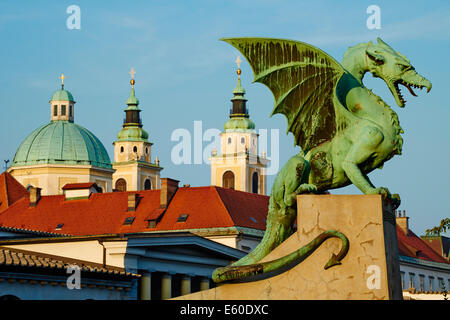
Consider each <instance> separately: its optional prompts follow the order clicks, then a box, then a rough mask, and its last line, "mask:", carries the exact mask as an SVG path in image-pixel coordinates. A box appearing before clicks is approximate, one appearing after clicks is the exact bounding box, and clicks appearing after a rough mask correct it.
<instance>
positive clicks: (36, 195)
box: [30, 187, 42, 207]
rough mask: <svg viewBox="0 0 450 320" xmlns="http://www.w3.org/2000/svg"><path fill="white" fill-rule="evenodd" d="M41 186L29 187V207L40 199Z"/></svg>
mask: <svg viewBox="0 0 450 320" xmlns="http://www.w3.org/2000/svg"><path fill="white" fill-rule="evenodd" d="M41 190H42V189H41V188H38V187H30V207H35V206H36V205H37V203H38V202H39V199H41Z"/></svg>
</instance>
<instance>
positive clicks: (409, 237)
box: [397, 225, 449, 264]
mask: <svg viewBox="0 0 450 320" xmlns="http://www.w3.org/2000/svg"><path fill="white" fill-rule="evenodd" d="M397 239H398V250H399V255H402V256H407V257H411V258H415V259H421V260H427V261H433V262H440V263H447V264H448V263H449V262H448V261H447V260H446V259H445V258H444V257H442V256H441V255H440V254H438V253H437V252H436V251H434V250H433V249H432V248H431V247H430V246H429V245H428V244H427V243H426V242H425V241H423V240H422V239H421V238H419V237H418V236H417V235H416V234H415V233H414V232H412V231H411V230H408V232H407V233H405V232H404V231H403V230H402V229H401V228H400V227H399V226H398V225H397Z"/></svg>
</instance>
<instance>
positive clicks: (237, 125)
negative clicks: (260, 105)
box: [223, 117, 255, 131]
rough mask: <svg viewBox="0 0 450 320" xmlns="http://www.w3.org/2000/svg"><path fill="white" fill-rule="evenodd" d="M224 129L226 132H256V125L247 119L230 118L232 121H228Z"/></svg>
mask: <svg viewBox="0 0 450 320" xmlns="http://www.w3.org/2000/svg"><path fill="white" fill-rule="evenodd" d="M223 128H224V129H225V131H229V130H231V131H239V130H243V131H247V130H254V129H255V123H254V122H253V121H252V120H250V119H249V118H246V117H233V118H230V120H228V121H227V122H225V125H224V126H223Z"/></svg>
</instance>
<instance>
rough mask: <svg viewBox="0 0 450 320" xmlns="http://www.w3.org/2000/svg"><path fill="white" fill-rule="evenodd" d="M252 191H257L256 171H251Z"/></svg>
mask: <svg viewBox="0 0 450 320" xmlns="http://www.w3.org/2000/svg"><path fill="white" fill-rule="evenodd" d="M252 192H253V193H258V172H253V175H252Z"/></svg>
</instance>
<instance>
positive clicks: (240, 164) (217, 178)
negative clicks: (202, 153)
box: [209, 155, 267, 194]
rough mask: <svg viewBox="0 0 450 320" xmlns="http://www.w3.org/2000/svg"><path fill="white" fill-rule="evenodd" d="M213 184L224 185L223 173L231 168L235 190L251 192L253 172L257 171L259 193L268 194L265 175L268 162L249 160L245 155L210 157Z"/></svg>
mask: <svg viewBox="0 0 450 320" xmlns="http://www.w3.org/2000/svg"><path fill="white" fill-rule="evenodd" d="M209 160H210V166H211V185H213V186H219V187H223V185H222V177H223V174H224V173H225V172H226V171H228V170H231V171H233V173H234V178H235V190H240V191H245V192H251V191H252V174H253V172H255V171H257V172H258V176H259V184H258V189H259V192H258V193H259V194H266V191H267V190H266V176H265V175H264V172H265V167H266V164H265V163H266V162H264V163H262V162H257V161H253V162H254V163H252V161H249V160H248V159H247V157H246V156H245V155H232V156H230V155H228V156H226V157H225V156H223V155H219V156H215V157H211V158H210V159H209Z"/></svg>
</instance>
